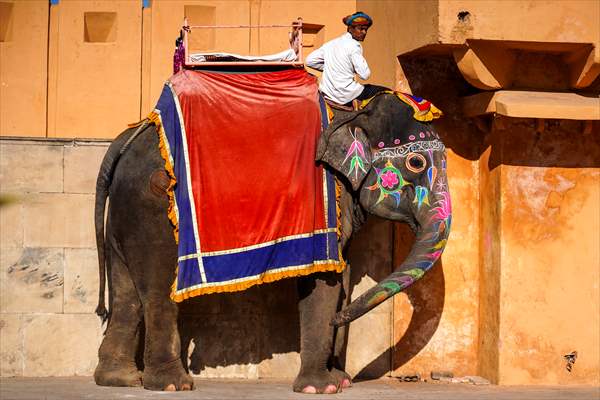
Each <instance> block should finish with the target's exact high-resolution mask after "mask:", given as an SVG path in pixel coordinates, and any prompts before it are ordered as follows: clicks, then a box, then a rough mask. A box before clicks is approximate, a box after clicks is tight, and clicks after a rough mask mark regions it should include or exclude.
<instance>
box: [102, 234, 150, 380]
mask: <svg viewBox="0 0 600 400" xmlns="http://www.w3.org/2000/svg"><path fill="white" fill-rule="evenodd" d="M107 247H108V251H107V261H108V265H109V269H108V271H109V274H110V276H109V279H110V282H111V285H110V287H111V293H110V299H111V307H110V310H111V314H110V319H109V322H108V326H107V328H106V333H105V336H104V339H103V340H102V344H101V345H100V349H99V350H98V359H99V362H98V366H97V367H96V370H95V371H94V380H95V381H96V384H98V385H101V386H140V385H141V384H142V381H141V378H142V374H141V372H140V371H138V369H137V366H136V363H135V356H136V351H137V348H138V341H139V336H140V328H141V323H142V305H141V303H140V300H139V297H138V295H137V292H136V290H135V287H134V285H133V282H132V280H131V277H130V275H129V271H128V270H127V266H126V265H125V263H124V262H123V260H122V259H121V258H120V257H118V256H117V255H116V254H115V251H114V249H113V248H112V247H111V246H110V245H109V246H107Z"/></svg>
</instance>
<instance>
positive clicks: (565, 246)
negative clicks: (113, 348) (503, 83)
mask: <svg viewBox="0 0 600 400" xmlns="http://www.w3.org/2000/svg"><path fill="white" fill-rule="evenodd" d="M503 128H504V129H499V128H498V132H496V131H494V132H493V133H492V135H496V136H498V138H497V139H493V141H492V165H494V163H496V162H498V161H499V160H498V159H497V158H494V154H495V153H498V150H499V149H498V147H500V149H501V150H500V152H501V154H500V155H497V154H496V155H497V156H499V157H501V158H500V159H501V162H502V168H501V172H500V185H501V189H500V193H499V194H500V196H499V199H498V200H499V201H500V210H501V226H500V230H501V237H500V241H499V243H500V246H501V248H500V277H499V279H500V298H499V310H500V312H499V315H500V318H499V321H500V331H499V382H500V383H502V384H526V383H546V384H566V383H569V384H575V383H587V384H596V385H598V384H600V380H599V379H600V378H599V375H598V371H599V370H600V303H599V301H598V299H600V288H599V282H600V246H599V243H600V237H599V232H600V207H599V204H600V162H599V160H600V142H598V137H599V136H598V135H600V124H598V123H597V122H596V123H595V124H594V127H593V129H592V132H591V133H588V134H584V133H583V132H584V124H583V123H582V122H580V121H568V120H562V121H547V122H546V124H545V130H544V131H543V132H537V133H536V131H535V128H534V122H533V121H531V120H529V121H527V120H522V119H508V121H507V123H506V124H504V125H503ZM498 145H499V146H498ZM494 147H496V148H494ZM572 351H577V352H578V358H577V362H576V363H575V366H574V368H573V370H572V372H570V373H569V372H568V371H567V370H566V368H565V360H564V359H563V357H562V356H563V355H565V354H568V353H570V352H572Z"/></svg>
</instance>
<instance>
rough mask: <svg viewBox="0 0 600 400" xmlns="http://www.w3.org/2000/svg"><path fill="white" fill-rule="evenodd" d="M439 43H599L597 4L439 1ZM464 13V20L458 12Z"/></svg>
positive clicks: (581, 0) (555, 0)
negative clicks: (460, 19)
mask: <svg viewBox="0 0 600 400" xmlns="http://www.w3.org/2000/svg"><path fill="white" fill-rule="evenodd" d="M438 4H439V37H438V40H439V41H440V42H442V43H457V44H462V43H463V42H464V39H465V38H474V39H497V40H529V41H540V42H583V43H595V44H596V47H598V44H599V42H600V24H598V15H600V3H598V2H597V1H588V0H569V1H563V0H551V1H537V0H529V1H521V0H503V1H489V0H483V1H482V0H439V1H438ZM459 12H468V13H469V14H470V15H469V17H468V19H467V21H464V22H462V21H459V19H458V13H459Z"/></svg>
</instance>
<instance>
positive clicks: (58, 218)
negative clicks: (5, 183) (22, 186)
mask: <svg viewBox="0 0 600 400" xmlns="http://www.w3.org/2000/svg"><path fill="white" fill-rule="evenodd" d="M23 214H24V222H23V224H24V230H25V234H24V243H25V246H28V247H73V248H94V247H95V246H96V241H95V234H94V196H93V195H84V194H58V193H57V194H51V193H50V194H45V193H44V194H37V195H33V196H31V199H30V201H28V202H27V203H26V204H25V205H24V211H23Z"/></svg>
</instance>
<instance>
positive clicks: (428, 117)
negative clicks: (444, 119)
mask: <svg viewBox="0 0 600 400" xmlns="http://www.w3.org/2000/svg"><path fill="white" fill-rule="evenodd" d="M384 93H387V94H393V95H395V96H396V97H397V98H398V99H399V100H401V101H402V102H403V103H405V104H407V105H409V106H410V107H411V108H412V109H413V110H414V114H413V118H414V119H416V120H417V121H421V122H429V121H433V120H434V119H438V118H440V117H441V116H442V115H444V113H443V112H442V111H441V110H440V109H439V108H437V107H436V106H434V105H433V103H432V102H429V109H428V110H425V111H421V110H419V109H418V108H415V106H414V104H413V102H412V100H410V99H409V98H407V97H406V95H405V94H404V93H402V92H394V91H392V90H384V91H383V92H379V93H377V94H376V95H375V96H373V97H371V98H370V99H366V100H363V101H362V102H361V103H360V108H361V109H363V108H365V107H366V106H367V104H369V103H370V102H371V100H373V99H374V98H375V97H377V96H379V95H381V94H384Z"/></svg>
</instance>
